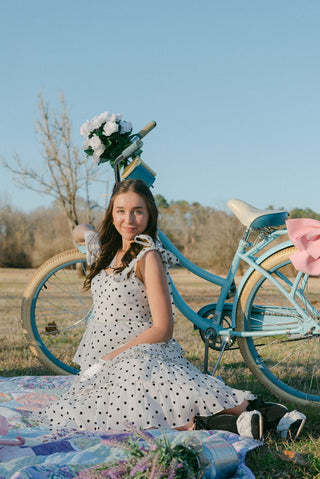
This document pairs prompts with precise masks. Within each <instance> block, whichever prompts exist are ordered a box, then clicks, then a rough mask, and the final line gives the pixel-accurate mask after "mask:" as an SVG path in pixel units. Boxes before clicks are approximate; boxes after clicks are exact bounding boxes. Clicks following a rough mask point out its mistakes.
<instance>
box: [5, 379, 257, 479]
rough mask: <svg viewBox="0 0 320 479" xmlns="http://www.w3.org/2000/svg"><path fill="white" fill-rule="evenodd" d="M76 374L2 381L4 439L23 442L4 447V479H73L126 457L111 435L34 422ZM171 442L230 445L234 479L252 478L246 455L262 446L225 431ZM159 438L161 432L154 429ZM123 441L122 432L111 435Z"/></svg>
mask: <svg viewBox="0 0 320 479" xmlns="http://www.w3.org/2000/svg"><path fill="white" fill-rule="evenodd" d="M73 378H74V377H73V376H23V377H12V378H3V377H0V416H1V415H2V416H5V417H6V418H7V419H8V422H9V426H10V429H9V433H8V435H7V436H6V437H4V436H0V439H15V437H16V436H22V437H24V438H25V444H24V445H23V446H0V479H9V478H10V479H30V478H33V479H48V478H73V477H77V476H78V475H79V473H80V472H82V471H83V470H85V469H87V468H89V467H91V466H93V465H96V464H99V463H101V462H106V461H109V460H114V459H117V458H118V459H120V458H124V455H125V452H124V451H123V449H121V447H119V448H117V447H114V446H110V445H108V444H105V442H107V441H106V439H107V438H109V437H110V434H101V433H90V432H85V431H77V430H64V431H59V434H54V433H52V432H50V431H49V430H48V429H47V428H46V426H44V425H40V424H39V423H37V421H36V420H35V419H33V418H31V417H30V416H31V413H32V412H33V411H35V410H37V409H39V408H42V407H44V406H45V405H46V404H48V403H49V402H52V401H55V400H57V399H58V398H59V397H60V396H61V395H62V394H63V393H64V392H65V391H66V390H67V389H68V388H69V387H70V385H71V383H72V381H73ZM164 432H165V434H166V435H167V437H168V439H169V441H170V442H174V443H183V442H184V441H186V440H187V441H188V442H189V440H190V438H192V440H196V441H197V442H198V443H199V442H200V443H201V444H204V443H207V444H208V443H210V441H215V440H217V439H225V440H226V441H228V442H229V443H230V444H232V446H233V447H234V448H235V450H236V451H237V453H238V457H239V467H238V470H237V473H236V475H235V476H234V477H235V478H249V479H254V475H253V474H252V472H251V471H250V469H249V468H248V467H247V466H246V465H245V462H244V460H245V455H246V453H247V451H249V450H251V449H254V448H255V447H257V446H259V445H260V443H259V442H258V441H255V440H253V439H249V438H245V437H242V436H238V435H236V434H232V433H228V432H222V431H190V432H178V431H174V430H166V431H164ZM151 433H152V434H153V435H155V436H159V437H160V436H162V431H159V430H154V431H151ZM117 436H119V439H120V438H121V437H122V438H123V434H122V435H121V434H116V435H115V434H112V437H113V438H117Z"/></svg>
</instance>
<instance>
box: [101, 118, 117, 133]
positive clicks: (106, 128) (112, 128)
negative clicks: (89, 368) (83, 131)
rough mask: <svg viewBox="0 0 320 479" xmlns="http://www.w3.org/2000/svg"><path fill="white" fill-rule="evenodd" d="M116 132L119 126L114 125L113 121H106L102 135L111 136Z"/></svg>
mask: <svg viewBox="0 0 320 479" xmlns="http://www.w3.org/2000/svg"><path fill="white" fill-rule="evenodd" d="M118 130H119V125H118V124H117V123H115V122H114V121H107V123H106V124H105V125H104V127H103V133H104V134H105V135H106V136H110V135H112V133H115V132H116V131H118Z"/></svg>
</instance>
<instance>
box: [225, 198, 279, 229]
mask: <svg viewBox="0 0 320 479" xmlns="http://www.w3.org/2000/svg"><path fill="white" fill-rule="evenodd" d="M227 205H228V206H229V208H230V210H231V211H232V212H233V213H234V214H235V215H236V217H237V218H238V220H239V221H241V223H242V224H243V225H244V226H247V227H250V228H264V227H266V226H281V225H284V224H285V221H286V219H287V218H288V212H287V211H282V210H260V209H259V208H255V207H254V206H252V205H249V204H248V203H246V202H245V201H241V200H236V199H231V200H229V201H228V203H227Z"/></svg>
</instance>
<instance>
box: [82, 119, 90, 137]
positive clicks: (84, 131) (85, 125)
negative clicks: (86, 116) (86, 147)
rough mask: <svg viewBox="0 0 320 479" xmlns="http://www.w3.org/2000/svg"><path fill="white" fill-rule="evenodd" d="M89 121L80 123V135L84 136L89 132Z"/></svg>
mask: <svg viewBox="0 0 320 479" xmlns="http://www.w3.org/2000/svg"><path fill="white" fill-rule="evenodd" d="M89 128H90V121H89V120H87V121H85V122H84V123H83V125H81V128H80V135H81V136H83V138H86V137H87V136H88V135H89V133H90V130H89Z"/></svg>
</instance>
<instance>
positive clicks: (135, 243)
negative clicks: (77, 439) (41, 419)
mask: <svg viewBox="0 0 320 479" xmlns="http://www.w3.org/2000/svg"><path fill="white" fill-rule="evenodd" d="M157 217H158V211H157V207H156V204H155V201H154V198H153V196H152V194H151V192H150V190H149V188H148V187H147V186H146V185H145V184H144V183H143V182H142V181H140V180H125V181H123V182H121V183H119V184H117V185H116V186H115V188H114V191H113V195H112V198H111V200H110V204H109V207H108V209H107V211H106V214H105V218H104V220H103V222H102V225H101V228H100V230H99V232H98V233H96V232H94V231H93V230H92V228H91V227H89V226H88V225H80V226H78V227H77V228H76V229H75V231H74V239H75V241H76V242H78V243H84V241H86V245H87V250H88V261H89V263H90V264H91V269H90V273H89V275H88V277H87V279H86V281H85V286H86V287H87V288H89V287H90V288H91V292H92V296H93V302H94V318H93V319H92V320H91V321H90V322H89V324H88V327H87V330H86V331H85V334H84V336H83V338H82V340H81V344H80V346H79V348H78V351H77V353H76V356H75V361H76V362H78V363H79V364H80V366H81V372H80V374H79V375H78V377H77V378H76V379H75V381H74V383H73V385H72V387H71V388H70V390H69V391H68V392H67V393H66V394H65V395H64V396H63V397H62V398H61V399H60V400H59V401H58V402H57V403H54V404H51V405H50V406H49V407H48V408H47V409H46V411H45V413H42V414H45V415H46V418H47V419H48V420H49V421H50V422H51V425H52V427H53V428H61V427H72V428H80V429H84V430H92V431H110V430H112V431H123V430H126V429H128V424H133V425H135V426H136V427H140V428H142V429H150V428H175V429H178V430H191V429H222V430H228V431H231V432H235V433H239V434H241V435H246V436H250V437H253V438H255V439H261V437H262V435H263V427H264V428H265V429H266V430H268V429H275V430H277V431H278V433H279V434H281V435H282V436H283V437H287V436H288V435H290V436H292V437H293V438H296V437H298V436H299V434H300V432H301V430H302V427H303V425H304V423H305V416H304V415H303V414H301V413H299V412H297V411H293V412H289V411H288V410H287V408H286V407H285V406H282V405H279V404H274V403H265V402H263V401H261V400H259V399H257V398H255V396H254V395H253V394H251V393H250V392H247V391H241V390H237V389H233V388H231V387H229V386H226V385H225V384H224V383H223V382H222V381H221V380H219V379H217V378H215V377H212V376H209V375H205V374H202V373H201V372H200V371H199V370H198V369H197V368H196V367H195V366H194V365H192V364H191V363H190V362H189V361H188V360H186V359H185V358H184V351H183V349H182V348H181V346H180V345H179V344H178V343H177V342H176V341H175V340H174V339H173V337H172V334H173V324H174V317H173V307H172V306H173V305H172V297H171V287H170V280H169V276H168V272H167V268H168V264H169V263H171V262H173V261H174V258H173V257H172V256H171V255H170V253H168V251H166V250H164V249H163V248H162V247H161V246H160V245H159V244H158V243H157Z"/></svg>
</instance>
